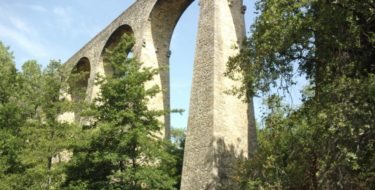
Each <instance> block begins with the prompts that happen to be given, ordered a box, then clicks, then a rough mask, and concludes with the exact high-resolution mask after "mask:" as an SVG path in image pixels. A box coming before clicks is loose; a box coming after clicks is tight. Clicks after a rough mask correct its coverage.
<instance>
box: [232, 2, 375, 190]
mask: <svg viewBox="0 0 375 190" xmlns="http://www.w3.org/2000/svg"><path fill="white" fill-rule="evenodd" d="M257 10H258V11H259V16H258V17H257V19H256V21H255V23H254V25H253V26H252V32H251V36H250V37H249V38H248V39H247V41H246V43H245V48H244V49H243V50H242V51H241V53H240V54H239V55H238V56H236V57H233V58H231V60H230V61H229V63H228V67H229V70H228V72H227V75H228V76H229V77H231V78H234V79H236V78H235V76H236V75H235V73H236V72H242V73H244V77H243V78H241V79H238V78H237V80H242V81H243V86H242V87H241V88H238V89H235V90H234V92H236V93H239V94H241V95H243V96H245V97H252V96H254V95H259V96H261V95H267V96H266V103H267V107H268V108H269V110H270V112H269V114H268V115H266V116H265V118H264V121H265V126H264V128H262V129H260V130H259V133H260V135H259V136H260V138H259V149H258V153H257V154H256V155H255V156H254V158H251V159H250V160H249V162H247V163H246V164H247V165H246V164H245V165H246V166H245V168H246V169H245V170H242V171H239V173H240V174H239V175H240V176H242V177H243V178H242V179H241V180H243V181H242V182H243V184H244V186H246V187H248V188H250V189H251V188H255V187H257V188H282V189H372V188H374V181H375V180H374V179H375V176H374V171H375V170H374V165H373V164H372V163H373V162H374V159H375V157H374V155H375V154H374V139H373V137H374V135H375V130H374V123H375V120H374V118H375V117H374V111H375V110H374V106H373V105H375V94H374V92H375V91H374V89H375V73H374V72H375V63H374V60H375V51H374V47H375V35H374V31H375V14H374V11H375V9H374V5H373V2H372V1H371V0H364V1H352V0H336V1H331V0H302V1H292V0H259V1H258V2H257ZM301 77H305V78H306V79H307V80H308V81H309V85H308V86H306V89H305V93H304V100H303V103H302V105H301V106H300V107H298V108H294V109H291V108H288V107H287V106H285V105H283V103H282V101H281V99H282V96H283V95H282V94H281V97H280V94H278V93H277V92H278V91H280V90H281V91H283V92H286V93H288V91H289V89H290V88H291V87H292V86H293V85H294V84H295V83H296V82H298V80H299V78H301ZM239 170H240V169H239ZM242 174H244V175H242ZM244 176H246V177H244Z"/></svg>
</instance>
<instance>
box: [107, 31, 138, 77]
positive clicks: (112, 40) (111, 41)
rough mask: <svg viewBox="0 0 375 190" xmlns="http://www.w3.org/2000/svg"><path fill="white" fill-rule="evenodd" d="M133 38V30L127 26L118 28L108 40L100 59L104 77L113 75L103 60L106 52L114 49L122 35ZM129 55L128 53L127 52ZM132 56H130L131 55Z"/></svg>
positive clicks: (109, 66)
mask: <svg viewBox="0 0 375 190" xmlns="http://www.w3.org/2000/svg"><path fill="white" fill-rule="evenodd" d="M125 34H126V35H128V36H134V32H133V29H132V28H131V27H130V26H129V25H126V24H125V25H122V26H120V27H118V28H117V29H116V30H115V31H114V32H113V33H112V35H111V36H110V37H109V38H108V40H107V42H106V44H105V45H104V48H103V50H102V54H101V58H102V59H103V62H104V63H103V67H104V73H105V75H106V76H110V75H111V74H112V73H113V68H112V66H111V65H110V64H109V63H106V62H105V60H104V58H105V56H106V55H107V51H108V50H111V49H113V48H114V47H116V45H117V44H118V42H119V41H120V39H121V37H122V36H124V35H125ZM128 53H129V52H128ZM131 55H132V54H131Z"/></svg>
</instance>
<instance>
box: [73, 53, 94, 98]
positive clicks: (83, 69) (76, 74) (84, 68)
mask: <svg viewBox="0 0 375 190" xmlns="http://www.w3.org/2000/svg"><path fill="white" fill-rule="evenodd" d="M90 73H91V65H90V60H89V59H88V58H87V57H82V58H81V59H80V60H79V61H78V62H77V64H76V65H75V66H74V67H73V69H72V70H71V73H70V76H69V81H68V82H69V90H70V92H69V94H70V96H71V99H72V101H75V102H79V101H84V100H85V99H86V96H87V90H88V85H89V78H90Z"/></svg>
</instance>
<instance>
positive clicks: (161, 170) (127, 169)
mask: <svg viewBox="0 0 375 190" xmlns="http://www.w3.org/2000/svg"><path fill="white" fill-rule="evenodd" d="M133 45H134V39H133V38H131V37H129V36H127V35H124V36H123V37H122V38H121V40H120V41H119V43H118V45H117V46H116V47H115V48H114V49H112V50H111V51H108V56H107V57H106V61H107V62H108V63H110V64H111V65H112V67H113V75H112V76H109V77H107V78H103V77H99V78H98V85H100V86H101V92H100V96H99V98H97V100H96V101H95V103H94V105H93V106H94V108H93V110H91V113H94V114H93V115H94V116H93V118H95V119H94V120H96V122H95V123H94V124H92V126H88V127H87V128H89V129H87V130H85V131H84V132H86V133H88V134H91V135H90V139H89V140H88V142H87V143H86V144H84V145H83V146H78V147H77V148H76V149H75V152H74V157H73V161H72V163H71V167H69V168H68V170H67V171H68V178H67V182H66V186H68V187H69V188H70V189H81V188H86V189H129V190H130V189H131V190H136V189H174V188H173V185H174V183H175V179H174V178H172V177H171V176H172V175H173V171H168V169H169V167H170V165H174V157H173V156H171V155H170V154H169V153H168V152H167V146H166V144H165V143H164V142H163V141H162V140H161V139H160V137H159V136H160V135H159V132H160V130H161V124H160V122H159V120H158V118H159V117H160V116H162V115H163V114H165V112H164V111H161V110H160V111H155V110H149V109H148V107H147V104H148V100H149V99H150V98H152V97H153V96H155V95H156V94H157V93H160V90H159V88H158V87H157V86H153V87H151V88H146V85H145V84H146V83H147V82H149V81H150V80H152V79H153V77H154V76H155V74H156V73H157V71H156V70H154V69H150V68H145V67H143V66H142V64H141V63H139V62H138V61H137V60H136V59H134V58H128V55H129V53H130V52H131V49H132V47H133ZM78 171H79V172H78Z"/></svg>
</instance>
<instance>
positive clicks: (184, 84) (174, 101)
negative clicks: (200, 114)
mask: <svg viewBox="0 0 375 190" xmlns="http://www.w3.org/2000/svg"><path fill="white" fill-rule="evenodd" d="M198 17H199V5H198V1H194V2H193V3H192V4H191V5H190V6H189V8H188V9H187V10H186V11H185V12H184V13H183V15H182V16H181V18H180V20H179V22H178V23H177V26H176V28H175V30H174V32H173V35H172V40H171V47H170V49H171V51H172V52H173V53H172V55H171V57H170V64H169V70H170V78H171V79H172V80H171V82H170V85H171V86H170V89H171V90H170V104H171V108H172V109H183V110H185V111H184V112H183V113H181V114H172V115H171V126H172V128H184V129H186V128H187V124H188V115H189V104H190V91H191V84H192V78H193V64H194V56H195V46H196V37H197V34H198V20H199V18H198ZM182 36H183V37H182Z"/></svg>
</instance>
